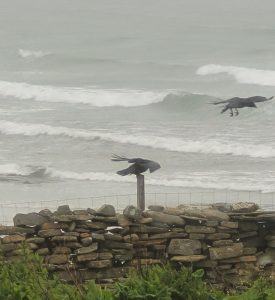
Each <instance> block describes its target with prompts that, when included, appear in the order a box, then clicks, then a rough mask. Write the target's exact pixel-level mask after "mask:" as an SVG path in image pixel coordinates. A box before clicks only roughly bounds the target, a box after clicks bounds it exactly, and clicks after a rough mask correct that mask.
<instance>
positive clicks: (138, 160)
mask: <svg viewBox="0 0 275 300" xmlns="http://www.w3.org/2000/svg"><path fill="white" fill-rule="evenodd" d="M111 160H112V161H128V163H144V162H147V159H143V158H127V157H125V156H119V155H113V156H112V158H111Z"/></svg>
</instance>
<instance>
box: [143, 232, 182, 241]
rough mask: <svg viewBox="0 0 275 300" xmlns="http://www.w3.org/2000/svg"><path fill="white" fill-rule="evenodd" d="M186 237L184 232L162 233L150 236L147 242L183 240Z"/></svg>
mask: <svg viewBox="0 0 275 300" xmlns="http://www.w3.org/2000/svg"><path fill="white" fill-rule="evenodd" d="M185 237H187V233H186V232H172V231H170V232H164V233H156V234H151V235H150V236H148V239H149V240H154V239H175V238H185Z"/></svg>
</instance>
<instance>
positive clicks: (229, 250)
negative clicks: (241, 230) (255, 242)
mask: <svg viewBox="0 0 275 300" xmlns="http://www.w3.org/2000/svg"><path fill="white" fill-rule="evenodd" d="M209 254H210V259H213V260H220V259H227V258H232V257H237V256H241V255H242V254H243V244H242V243H235V244H233V245H231V246H225V247H218V248H216V247H212V248H209Z"/></svg>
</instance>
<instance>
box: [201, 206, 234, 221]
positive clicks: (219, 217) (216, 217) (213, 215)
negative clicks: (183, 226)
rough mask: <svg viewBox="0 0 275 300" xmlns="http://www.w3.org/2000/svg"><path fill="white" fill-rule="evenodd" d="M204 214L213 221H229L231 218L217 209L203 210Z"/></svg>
mask: <svg viewBox="0 0 275 300" xmlns="http://www.w3.org/2000/svg"><path fill="white" fill-rule="evenodd" d="M202 214H203V215H204V216H205V218H206V219H207V220H212V221H228V220H229V216H228V215H227V214H226V213H224V212H222V211H219V210H217V209H212V208H205V209H202Z"/></svg>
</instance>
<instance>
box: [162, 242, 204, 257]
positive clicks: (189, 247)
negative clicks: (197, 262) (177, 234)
mask: <svg viewBox="0 0 275 300" xmlns="http://www.w3.org/2000/svg"><path fill="white" fill-rule="evenodd" d="M167 252H168V254H172V255H194V254H201V242H200V241H197V240H190V239H172V240H171V242H170V244H169V246H168V250H167Z"/></svg>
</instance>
